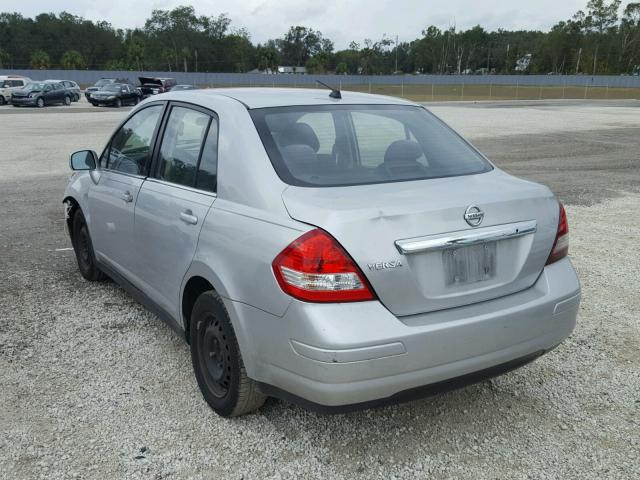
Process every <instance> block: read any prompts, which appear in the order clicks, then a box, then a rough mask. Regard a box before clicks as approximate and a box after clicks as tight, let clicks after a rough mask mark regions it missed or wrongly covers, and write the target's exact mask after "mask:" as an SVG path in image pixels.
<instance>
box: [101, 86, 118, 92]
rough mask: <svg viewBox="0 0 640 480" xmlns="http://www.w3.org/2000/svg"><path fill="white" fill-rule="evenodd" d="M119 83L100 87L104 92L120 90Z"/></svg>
mask: <svg viewBox="0 0 640 480" xmlns="http://www.w3.org/2000/svg"><path fill="white" fill-rule="evenodd" d="M120 88H121V87H120V85H114V84H111V85H106V86H105V87H102V88H101V90H102V91H104V92H119V91H120Z"/></svg>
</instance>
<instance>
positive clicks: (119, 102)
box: [113, 98, 122, 108]
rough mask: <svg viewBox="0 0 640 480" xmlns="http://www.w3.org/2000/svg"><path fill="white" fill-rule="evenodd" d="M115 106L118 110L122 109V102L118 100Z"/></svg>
mask: <svg viewBox="0 0 640 480" xmlns="http://www.w3.org/2000/svg"><path fill="white" fill-rule="evenodd" d="M113 106H114V107H116V108H120V107H121V106H122V100H120V99H119V98H116V101H115V102H114V104H113Z"/></svg>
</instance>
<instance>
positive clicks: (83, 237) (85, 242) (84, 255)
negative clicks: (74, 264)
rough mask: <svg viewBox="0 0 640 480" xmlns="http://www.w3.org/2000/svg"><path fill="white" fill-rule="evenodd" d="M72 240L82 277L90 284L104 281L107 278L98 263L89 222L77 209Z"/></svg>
mask: <svg viewBox="0 0 640 480" xmlns="http://www.w3.org/2000/svg"><path fill="white" fill-rule="evenodd" d="M71 238H72V242H71V243H72V244H73V250H74V251H75V253H76V260H77V261H78V270H80V273H81V274H82V276H83V277H84V278H86V279H87V280H89V281H90V282H97V281H100V280H104V279H105V278H106V276H105V274H104V273H103V272H102V271H101V270H100V269H99V268H98V265H97V263H96V257H95V254H94V252H93V244H92V243H91V236H90V235H89V228H88V227H87V221H86V220H85V218H84V215H83V214H82V210H80V208H76V210H75V212H74V214H73V236H72V237H71Z"/></svg>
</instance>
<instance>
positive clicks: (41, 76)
mask: <svg viewBox="0 0 640 480" xmlns="http://www.w3.org/2000/svg"><path fill="white" fill-rule="evenodd" d="M0 75H24V76H26V77H29V78H31V79H33V80H46V79H68V80H74V81H75V82H77V83H78V84H80V85H82V86H86V85H91V84H93V83H95V81H96V80H98V79H100V78H103V77H117V78H128V79H130V80H131V81H133V82H134V83H137V80H138V77H139V76H152V77H172V78H175V79H176V80H177V81H178V83H182V84H192V85H200V86H216V87H221V86H228V87H233V86H254V85H255V86H280V87H285V86H292V87H300V86H310V87H313V86H315V83H316V80H320V81H322V82H325V83H328V84H329V85H336V86H340V85H359V86H366V85H373V86H375V85H400V84H402V85H407V86H411V85H416V86H417V85H514V86H515V85H520V86H564V87H608V88H640V76H628V75H627V76H623V75H620V76H615V75H294V74H278V75H267V74H260V73H195V72H135V71H114V70H102V71H100V70H0Z"/></svg>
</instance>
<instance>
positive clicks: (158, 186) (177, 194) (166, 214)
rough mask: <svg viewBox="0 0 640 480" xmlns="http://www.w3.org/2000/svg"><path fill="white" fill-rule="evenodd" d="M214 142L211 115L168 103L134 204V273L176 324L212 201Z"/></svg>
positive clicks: (214, 121)
mask: <svg viewBox="0 0 640 480" xmlns="http://www.w3.org/2000/svg"><path fill="white" fill-rule="evenodd" d="M217 141H218V120H217V118H216V117H215V115H214V114H213V113H212V112H209V111H207V110H204V109H197V108H196V107H190V106H186V105H182V104H173V105H172V106H171V107H170V113H169V116H168V118H167V120H166V122H165V125H164V127H163V135H162V143H161V146H160V148H159V150H158V155H157V159H156V161H155V162H154V172H153V175H152V176H153V177H154V178H149V179H148V180H146V181H145V182H144V184H143V185H142V188H141V189H140V194H139V195H138V201H137V203H136V212H135V242H136V248H135V250H136V252H137V263H136V270H137V271H138V272H139V274H140V277H141V280H142V281H143V282H144V290H145V292H146V293H147V294H148V295H149V296H150V297H151V298H152V299H153V300H154V301H155V302H156V303H157V304H158V305H160V306H161V307H162V308H163V309H164V310H165V311H166V312H168V313H169V314H171V315H172V316H173V317H174V318H175V319H176V320H178V319H179V318H180V308H179V299H180V286H181V284H182V280H183V278H184V275H185V274H186V272H187V270H188V268H189V265H190V264H191V261H192V259H193V256H194V254H195V252H196V247H197V245H198V237H199V235H200V230H201V228H202V224H203V222H204V219H205V217H206V216H207V212H208V211H209V208H210V207H211V205H212V204H213V202H214V200H215V176H216V166H217Z"/></svg>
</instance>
